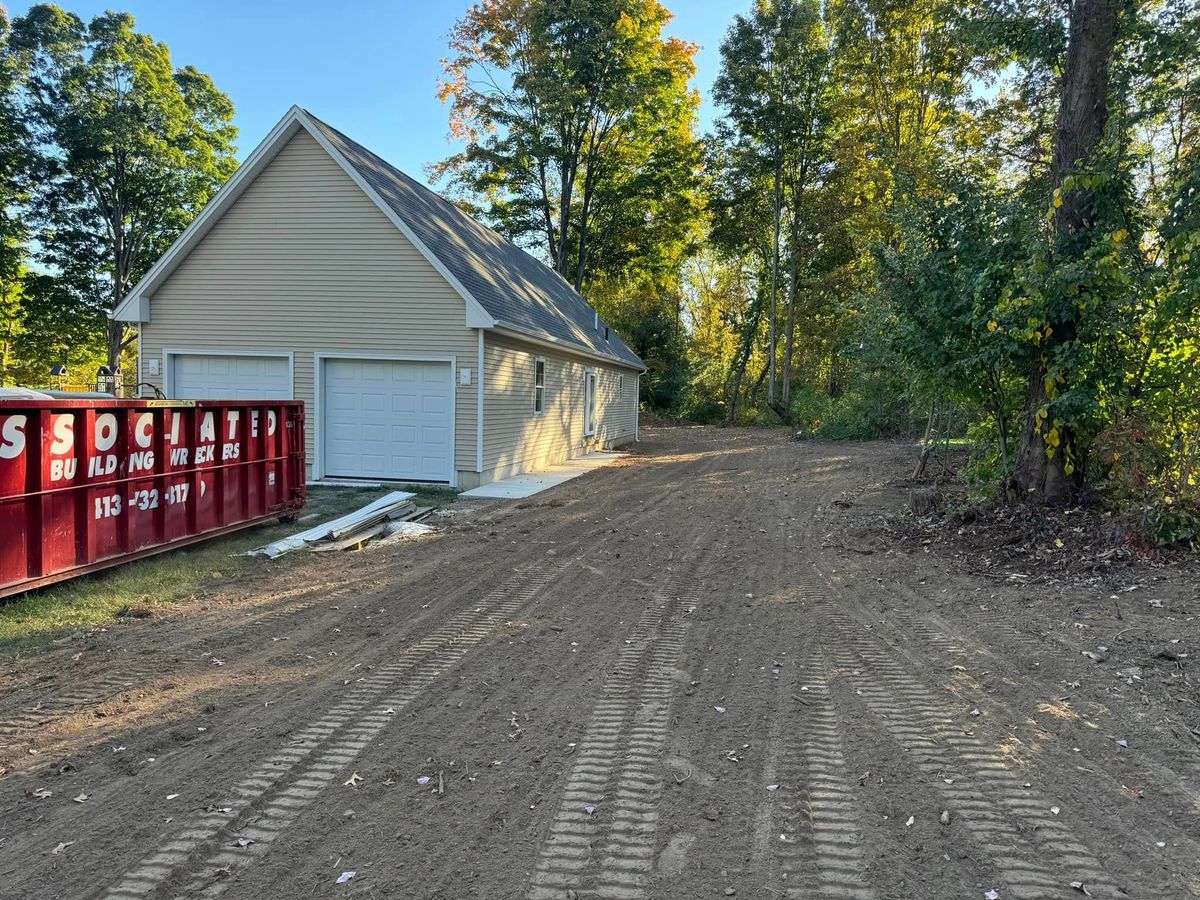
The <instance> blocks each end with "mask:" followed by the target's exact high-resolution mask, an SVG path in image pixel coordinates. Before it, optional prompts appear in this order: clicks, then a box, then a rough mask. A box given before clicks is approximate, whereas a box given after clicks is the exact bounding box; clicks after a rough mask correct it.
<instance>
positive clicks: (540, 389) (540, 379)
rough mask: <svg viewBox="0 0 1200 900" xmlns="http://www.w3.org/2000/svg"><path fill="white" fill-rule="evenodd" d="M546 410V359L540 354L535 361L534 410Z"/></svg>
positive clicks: (539, 413) (538, 413)
mask: <svg viewBox="0 0 1200 900" xmlns="http://www.w3.org/2000/svg"><path fill="white" fill-rule="evenodd" d="M545 411H546V361H545V360H544V359H542V358H541V357H540V356H539V357H538V358H537V359H535V360H534V361H533V412H534V415H541V414H542V413H544V412H545Z"/></svg>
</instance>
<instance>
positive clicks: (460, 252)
mask: <svg viewBox="0 0 1200 900" xmlns="http://www.w3.org/2000/svg"><path fill="white" fill-rule="evenodd" d="M306 114H307V115H308V117H309V118H310V119H311V120H312V122H313V123H314V124H315V125H316V126H317V127H318V128H319V129H320V130H321V133H322V134H323V135H324V136H325V138H326V139H327V140H328V141H329V142H330V143H331V144H332V145H333V146H334V147H335V148H336V149H337V150H338V152H340V153H341V154H342V155H343V156H344V157H345V158H346V160H347V161H348V162H349V163H350V165H351V166H353V167H354V169H355V171H357V172H358V174H359V175H360V176H361V177H362V178H363V180H364V181H366V182H367V183H368V184H369V185H370V186H371V187H372V188H373V189H374V190H375V191H376V192H377V193H378V194H379V196H380V197H382V198H383V200H384V202H385V203H387V205H388V206H389V207H390V208H391V209H392V211H393V212H394V213H395V214H396V215H397V216H399V217H400V218H401V219H402V220H403V221H404V223H405V224H406V225H408V227H409V228H411V229H412V230H413V232H415V233H416V235H417V237H418V238H420V240H421V242H422V243H424V244H425V246H426V247H427V248H428V249H429V251H430V252H431V253H432V254H433V255H434V256H436V257H437V258H438V260H439V261H440V262H441V263H442V265H443V266H445V267H446V268H447V269H448V270H449V271H450V272H451V274H453V275H454V277H455V278H457V279H458V281H459V282H460V283H461V284H462V285H463V287H465V288H466V289H467V291H468V292H469V293H470V294H471V295H472V296H473V297H474V298H475V299H476V300H477V301H479V304H480V305H481V306H482V307H483V308H484V309H485V310H486V311H487V312H488V314H489V315H491V316H492V318H494V319H496V320H497V322H498V323H500V324H501V325H511V326H513V327H514V328H516V329H517V330H519V331H526V332H530V333H532V334H535V335H538V336H540V337H543V338H545V339H548V340H551V341H556V342H565V343H567V344H573V345H575V346H576V347H583V348H585V349H587V350H590V351H592V352H593V353H598V354H600V355H602V356H607V357H611V358H613V359H615V360H619V361H621V362H623V363H625V364H627V365H629V366H632V367H634V368H639V369H640V368H644V365H643V363H642V361H641V359H639V358H638V355H637V354H636V353H634V352H633V351H632V350H630V349H629V347H628V346H627V345H626V344H625V342H624V341H623V340H621V338H620V336H619V335H618V334H617V333H616V331H615V330H614V329H611V328H609V327H607V326H606V325H605V323H604V320H603V319H601V320H600V327H599V328H597V327H596V325H595V321H596V319H595V316H596V314H595V311H594V310H593V309H592V307H591V306H589V305H588V302H587V301H586V300H584V299H583V297H582V296H580V295H579V293H578V292H577V291H576V290H575V289H574V288H572V287H571V286H570V285H569V284H567V283H566V282H565V281H564V280H563V279H562V278H561V277H560V276H559V275H558V274H557V273H556V272H554V271H553V270H552V269H550V268H549V267H548V266H546V265H544V264H543V263H542V262H541V261H539V260H538V259H536V258H534V257H533V256H531V255H530V254H529V253H526V252H525V251H524V250H522V249H521V248H520V247H518V246H516V245H515V244H513V243H511V242H510V241H507V240H505V239H504V238H502V237H501V236H500V235H498V234H496V233H495V232H494V231H492V230H491V229H489V228H485V227H484V226H483V225H480V224H479V223H478V222H476V221H475V220H474V219H472V218H471V217H470V216H468V215H467V214H466V213H464V212H463V211H462V210H460V209H459V208H458V207H457V206H455V205H454V204H453V203H451V202H450V201H448V200H446V199H445V198H444V197H442V196H440V195H439V194H437V193H436V192H434V191H432V190H430V189H429V188H428V187H426V186H425V185H423V184H421V183H420V182H418V181H417V180H416V179H413V178H410V177H409V176H408V175H405V174H404V173H403V172H401V171H400V170H399V169H397V168H396V167H395V166H393V165H391V164H390V163H389V162H387V161H386V160H384V159H382V158H381V157H379V156H377V155H376V154H374V153H372V152H371V151H370V150H368V149H367V148H366V147H364V146H362V145H361V144H359V143H357V142H356V141H353V140H351V139H350V138H348V137H346V135H344V134H342V133H341V132H340V131H338V130H337V129H336V128H334V127H333V126H331V125H329V124H327V123H325V122H322V121H321V120H320V119H318V118H317V117H316V116H314V115H312V114H311V113H306ZM606 331H607V333H608V339H607V340H605V332H606Z"/></svg>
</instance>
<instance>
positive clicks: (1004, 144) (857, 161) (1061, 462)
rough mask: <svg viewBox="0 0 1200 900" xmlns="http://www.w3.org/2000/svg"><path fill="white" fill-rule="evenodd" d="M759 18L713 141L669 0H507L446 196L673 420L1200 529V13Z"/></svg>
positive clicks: (801, 11)
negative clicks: (952, 457)
mask: <svg viewBox="0 0 1200 900" xmlns="http://www.w3.org/2000/svg"><path fill="white" fill-rule="evenodd" d="M748 7H749V8H748V9H747V11H746V12H745V13H743V14H741V15H738V16H736V17H734V19H733V20H732V21H731V23H730V25H729V28H728V32H727V34H726V37H725V40H724V42H723V43H722V45H721V48H720V52H721V71H720V74H719V77H718V78H717V80H716V83H715V86H714V90H713V99H714V101H715V102H716V104H717V105H718V107H719V110H720V118H719V120H718V122H717V124H716V127H715V128H714V129H713V130H712V133H710V134H705V135H701V134H699V133H698V129H697V124H696V123H697V119H696V115H697V103H698V97H697V96H696V95H695V93H694V92H693V91H692V90H691V89H690V88H689V86H688V85H689V78H690V76H691V74H692V69H693V62H692V60H693V56H694V54H695V51H696V48H695V47H694V46H692V45H688V44H686V43H683V42H681V41H678V40H675V39H671V38H668V37H666V36H665V34H666V32H665V30H664V29H665V28H666V25H667V23H668V22H669V13H668V12H667V10H666V9H665V8H664V7H663V6H662V5H661V4H660V3H658V2H656V0H570V2H568V0H488V2H485V3H481V4H479V5H478V6H476V7H474V8H473V9H471V10H470V11H469V12H468V13H467V15H466V16H465V18H464V19H463V20H462V21H461V22H460V23H459V26H458V28H457V29H456V31H455V32H454V34H453V36H452V41H451V44H452V50H453V55H452V56H451V58H450V59H449V60H447V62H446V78H445V82H444V84H443V86H442V92H443V96H444V97H445V98H447V99H449V100H450V101H451V103H452V106H451V109H452V119H451V120H452V126H453V128H454V131H455V134H456V135H457V136H458V137H460V138H462V139H463V141H464V150H463V151H462V152H461V153H459V154H457V155H455V156H453V157H451V158H450V159H449V160H447V161H446V162H445V163H444V164H442V166H441V167H439V168H438V169H437V171H436V172H435V174H436V175H438V176H441V177H443V178H444V179H445V180H446V182H447V184H450V185H453V186H454V187H455V188H456V189H457V190H458V191H459V193H460V196H461V198H462V200H463V202H464V203H467V204H470V205H472V206H473V208H474V209H475V210H476V212H477V213H478V214H479V215H481V216H483V217H484V218H486V219H488V220H489V221H490V222H491V223H492V224H494V225H495V226H496V227H498V228H499V229H501V230H502V231H504V232H505V233H507V234H508V235H509V236H511V237H513V238H514V239H516V240H518V241H521V242H523V243H525V245H526V246H529V247H531V248H533V249H535V250H537V251H540V252H541V253H542V255H543V257H544V258H546V259H548V260H550V262H551V264H552V265H553V266H554V267H555V269H557V270H558V271H559V272H560V273H561V274H562V275H563V277H564V278H567V279H568V280H569V281H571V282H573V283H574V284H575V285H576V286H578V287H580V288H581V289H582V290H583V291H584V292H585V293H586V294H587V295H588V296H589V299H591V300H592V301H593V302H594V303H595V304H596V305H598V306H599V307H600V309H601V310H602V311H603V312H604V313H605V315H606V316H608V317H609V318H610V320H612V321H613V322H614V323H615V324H617V325H618V327H620V328H621V329H622V330H623V332H624V333H625V334H627V335H628V336H629V337H630V338H631V339H632V342H633V344H634V346H635V348H636V349H637V350H638V352H639V353H641V354H642V355H643V357H644V358H645V359H646V360H647V361H648V363H649V365H650V373H649V376H648V378H646V379H645V381H646V382H647V393H646V396H645V397H644V399H645V400H647V401H648V402H649V403H650V404H651V405H652V406H654V407H656V408H658V409H660V410H664V411H666V412H668V413H671V414H675V415H679V416H682V417H686V418H691V419H696V420H701V421H729V422H764V423H780V422H782V423H787V424H788V425H790V426H792V427H794V428H797V429H798V430H801V431H803V432H804V433H806V434H817V435H827V436H831V437H872V436H881V435H893V434H913V433H917V434H919V433H921V432H922V430H925V431H932V432H943V433H946V432H954V434H955V436H958V437H962V436H964V435H965V436H969V437H970V438H971V440H972V445H973V446H974V447H975V448H976V451H975V455H974V457H973V460H972V470H973V474H974V475H975V476H976V477H977V478H979V480H980V481H981V482H982V483H990V484H993V485H996V486H1000V487H1002V488H1003V489H1004V490H1006V491H1007V492H1008V493H1009V494H1010V495H1012V496H1033V497H1037V498H1044V499H1048V500H1055V501H1059V500H1067V499H1071V498H1073V497H1075V496H1076V495H1077V494H1078V492H1079V491H1080V490H1081V489H1082V488H1083V487H1084V486H1085V485H1086V484H1098V483H1100V482H1104V483H1106V484H1108V485H1109V486H1112V487H1115V488H1118V489H1119V490H1120V491H1122V492H1124V493H1125V494H1126V495H1128V496H1129V497H1131V498H1135V499H1145V500H1150V501H1153V502H1154V509H1155V513H1154V514H1155V515H1156V516H1159V517H1161V528H1160V531H1162V532H1163V533H1164V534H1166V535H1167V536H1168V537H1170V536H1172V535H1176V536H1181V537H1185V538H1186V537H1187V534H1186V532H1187V531H1188V529H1189V528H1190V527H1192V526H1191V525H1189V524H1188V522H1189V520H1188V518H1187V516H1186V515H1185V514H1183V513H1180V512H1179V510H1182V509H1185V508H1186V507H1187V506H1188V505H1189V504H1190V505H1191V506H1192V507H1193V508H1195V507H1196V506H1197V505H1200V498H1198V489H1197V478H1198V469H1200V412H1198V411H1200V371H1198V366H1197V347H1198V343H1200V313H1198V296H1200V291H1198V288H1200V285H1198V283H1197V277H1198V275H1200V268H1198V266H1200V254H1197V253H1196V250H1197V242H1198V241H1200V221H1198V219H1200V212H1198V207H1197V204H1196V202H1195V192H1196V189H1197V186H1198V182H1200V149H1198V147H1197V122H1198V118H1197V117H1198V115H1200V103H1198V100H1200V78H1198V75H1200V70H1198V68H1197V64H1198V62H1200V14H1198V11H1197V4H1196V3H1195V0H1146V2H1138V0H1075V2H1074V3H1072V4H1063V3H1058V2H1050V0H975V2H970V0H969V2H966V3H959V2H955V3H949V2H943V0H823V2H822V0H755V2H751V3H750V4H748ZM1191 521H1192V522H1193V524H1194V522H1195V520H1194V519H1193V520H1191Z"/></svg>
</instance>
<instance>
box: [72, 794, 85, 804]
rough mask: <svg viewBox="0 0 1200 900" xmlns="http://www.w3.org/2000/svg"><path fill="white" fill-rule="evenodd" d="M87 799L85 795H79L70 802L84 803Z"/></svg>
mask: <svg viewBox="0 0 1200 900" xmlns="http://www.w3.org/2000/svg"><path fill="white" fill-rule="evenodd" d="M87 798H88V795H87V794H80V795H79V796H78V797H72V798H71V800H73V801H74V802H75V803H84V802H86V801H87Z"/></svg>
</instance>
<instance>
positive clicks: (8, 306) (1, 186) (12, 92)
mask: <svg viewBox="0 0 1200 900" xmlns="http://www.w3.org/2000/svg"><path fill="white" fill-rule="evenodd" d="M10 39H11V28H10V26H9V21H8V15H7V13H6V11H5V10H4V8H3V7H0V385H4V384H7V383H8V375H9V367H10V365H11V364H12V361H13V353H14V346H15V342H16V338H17V335H18V333H19V331H20V329H21V327H22V326H21V321H22V318H23V316H22V290H21V281H22V279H23V277H24V264H25V260H26V257H27V255H28V252H27V247H26V244H25V240H26V237H27V234H26V227H25V221H24V217H23V205H24V203H25V200H26V197H27V193H28V191H27V183H26V182H27V177H28V169H29V163H30V153H29V150H28V142H29V135H28V132H27V129H26V127H25V120H24V117H23V115H22V113H21V108H20V86H21V72H20V67H19V66H18V65H17V60H16V59H15V58H14V57H13V54H12V53H11V52H9V41H10Z"/></svg>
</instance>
